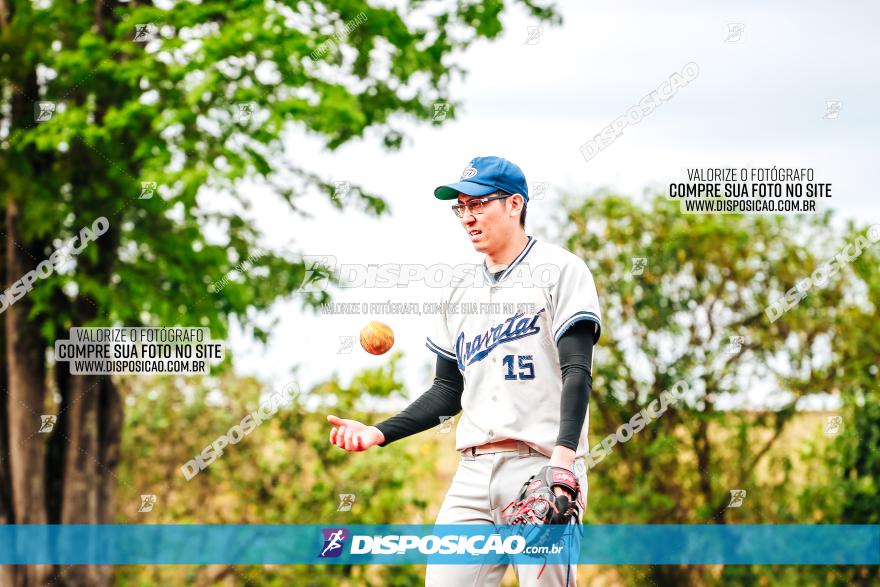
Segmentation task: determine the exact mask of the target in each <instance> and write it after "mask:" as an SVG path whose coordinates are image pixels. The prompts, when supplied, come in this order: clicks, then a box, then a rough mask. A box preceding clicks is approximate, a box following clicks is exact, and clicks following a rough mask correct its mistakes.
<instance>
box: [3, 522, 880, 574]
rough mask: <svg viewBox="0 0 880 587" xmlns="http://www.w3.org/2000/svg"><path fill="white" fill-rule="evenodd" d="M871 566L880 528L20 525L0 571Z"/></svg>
mask: <svg viewBox="0 0 880 587" xmlns="http://www.w3.org/2000/svg"><path fill="white" fill-rule="evenodd" d="M495 562H517V563H522V564H544V563H547V564H562V563H571V564H604V565H647V564H652V565H663V564H687V565H703V564H737V565H742V564H761V565H765V564H786V565H831V564H835V565H838V564H841V565H877V564H880V526H878V525H864V526H858V525H586V526H582V527H580V526H548V527H543V528H542V527H535V526H527V527H523V526H485V525H409V524H388V525H196V524H194V525H148V524H143V525H141V524H135V525H65V526H59V525H46V526H33V525H19V526H15V525H12V526H0V564H26V565H33V564H61V565H77V564H107V565H155V564H220V563H225V564H239V565H263V564H287V565H293V564H309V565H312V564H358V565H361V564H371V565H375V564H389V565H400V564H418V565H423V564H426V563H431V564H486V563H495Z"/></svg>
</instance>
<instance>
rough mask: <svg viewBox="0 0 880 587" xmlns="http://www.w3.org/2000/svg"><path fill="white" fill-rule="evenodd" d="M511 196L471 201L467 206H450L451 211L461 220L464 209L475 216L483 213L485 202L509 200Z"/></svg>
mask: <svg viewBox="0 0 880 587" xmlns="http://www.w3.org/2000/svg"><path fill="white" fill-rule="evenodd" d="M512 195H513V194H503V195H500V196H492V197H491V198H483V199H481V200H472V201H470V202H468V203H467V204H456V205H454V206H452V211H453V212H455V215H456V216H458V217H459V218H461V217H462V216H464V209H465V208H467V209H468V210H469V211H470V213H471V214H473V215H475V216H476V215H477V214H482V213H483V212H485V211H486V210H485V207H486V203H487V202H491V201H492V200H503V199H504V198H509V197H510V196H512Z"/></svg>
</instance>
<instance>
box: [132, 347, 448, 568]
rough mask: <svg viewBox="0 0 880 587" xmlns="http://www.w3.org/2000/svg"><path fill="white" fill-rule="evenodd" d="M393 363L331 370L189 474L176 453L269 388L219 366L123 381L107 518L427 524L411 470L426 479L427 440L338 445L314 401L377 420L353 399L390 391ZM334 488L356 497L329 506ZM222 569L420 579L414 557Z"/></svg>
mask: <svg viewBox="0 0 880 587" xmlns="http://www.w3.org/2000/svg"><path fill="white" fill-rule="evenodd" d="M396 363H397V359H394V360H392V361H391V362H390V364H389V365H388V366H387V367H385V368H377V369H370V370H367V371H364V372H362V373H360V374H359V375H358V376H357V377H355V378H354V380H353V381H352V383H351V385H350V386H342V385H340V383H339V381H338V380H337V379H336V378H335V377H333V378H331V379H329V380H328V381H325V382H323V383H321V384H319V385H317V386H315V387H314V388H313V389H311V390H310V391H309V392H308V393H306V394H302V395H301V396H299V397H298V398H297V400H296V401H295V402H294V403H293V404H291V405H290V406H287V407H282V408H281V409H280V410H279V412H278V413H277V414H276V415H274V416H273V417H271V418H270V419H268V420H266V421H264V422H263V423H262V424H261V425H260V426H258V427H257V428H255V429H254V430H253V431H252V432H251V433H250V435H248V436H246V437H245V438H244V439H243V440H241V441H240V442H239V443H238V444H237V445H234V446H230V447H228V448H227V449H225V451H224V454H223V455H222V456H221V457H220V458H219V459H217V460H216V461H214V462H213V463H211V464H210V465H209V466H208V467H207V468H206V469H205V470H204V471H202V472H201V473H200V474H198V475H197V476H196V477H195V478H193V479H192V480H191V481H186V479H185V478H184V476H183V475H182V473H181V471H180V467H181V466H182V465H183V463H185V462H186V461H188V460H189V459H191V458H193V457H194V456H195V455H196V454H197V453H198V452H200V451H201V450H202V449H203V448H204V447H205V446H206V445H208V444H210V443H211V442H213V440H214V439H215V438H217V437H218V436H220V435H222V434H225V433H226V431H227V430H228V429H229V428H230V427H231V426H233V425H235V424H238V423H239V422H240V421H241V419H242V418H243V417H244V416H245V415H246V414H248V413H250V412H252V411H253V410H255V409H257V407H258V405H259V402H260V396H261V393H262V394H263V395H264V396H265V395H266V394H267V392H268V391H269V390H266V389H261V386H260V385H259V384H258V383H257V382H256V381H254V380H253V379H250V378H244V379H243V378H238V377H235V376H233V375H231V374H229V373H226V374H223V375H221V376H220V377H218V378H205V379H201V380H196V379H188V380H186V381H185V382H184V381H181V380H175V379H173V378H168V379H164V380H160V381H155V382H153V383H151V384H146V382H145V380H139V379H132V380H131V381H130V382H127V383H126V385H125V386H124V387H125V390H126V404H127V413H126V424H125V426H126V428H125V434H124V439H125V441H124V446H123V459H122V460H123V466H122V468H121V470H120V472H119V481H120V487H119V488H118V492H119V496H118V499H119V501H120V503H122V504H127V506H128V507H127V508H125V510H126V511H124V512H122V513H121V514H120V516H119V519H118V522H119V523H137V522H143V523H169V524H170V523H174V524H188V523H204V524H220V523H236V524H239V523H241V524H379V523H414V524H429V523H432V522H433V520H432V519H429V518H428V517H427V515H426V507H427V501H426V500H425V498H424V486H423V484H421V485H417V484H414V483H413V482H412V480H413V479H428V480H430V479H432V478H433V475H434V473H433V471H434V468H435V463H436V460H437V456H438V454H437V453H438V451H437V449H438V446H437V445H436V444H423V445H418V444H413V443H395V444H391V445H389V446H388V447H384V448H373V449H371V450H369V451H367V452H365V453H357V454H356V453H347V452H345V451H343V450H341V449H339V448H337V447H335V446H333V445H331V444H330V443H329V438H328V437H329V432H330V426H329V425H328V424H327V422H326V419H325V418H326V412H325V411H324V410H323V409H321V408H318V407H315V405H322V406H328V409H332V410H342V412H343V413H345V415H346V416H347V417H351V418H356V419H360V420H362V421H366V422H373V421H378V419H379V416H378V415H377V414H375V413H372V412H368V411H364V410H363V409H362V408H361V409H359V408H358V407H357V406H358V404H359V403H360V402H362V401H368V402H369V401H375V400H376V399H377V398H388V397H396V396H398V394H399V393H400V390H401V382H400V381H399V379H398V376H397V372H396ZM365 382H368V383H365ZM313 404H314V405H313ZM331 405H332V406H333V407H332V408H329V406H331ZM306 406H312V407H310V408H307V407H306ZM438 489H439V488H432V492H436V491H437V490H438ZM145 493H146V494H149V493H152V494H155V495H157V504H156V506H155V509H154V512H153V513H151V514H143V513H141V514H138V513H136V509H137V504H138V500H139V498H138V496H139V495H140V494H145ZM340 493H354V494H355V495H356V499H355V502H354V505H353V508H352V510H351V511H350V512H338V511H336V510H337V506H338V504H339V497H338V496H339V494H340ZM429 493H431V492H429ZM223 570H226V569H225V568H223V569H220V570H218V569H214V568H209V567H199V568H188V567H168V568H145V567H126V568H125V569H124V570H122V571H121V572H120V577H119V579H120V584H123V585H129V584H130V585H135V584H140V582H141V581H143V580H146V578H148V577H152V578H153V580H159V581H160V582H161V583H162V584H196V582H198V581H204V580H206V578H209V577H212V576H213V575H214V574H216V573H219V572H222V571H223ZM229 572H231V573H233V574H235V575H238V577H239V579H238V580H236V583H240V582H242V581H249V582H250V581H253V582H255V583H257V582H258V583H259V584H261V585H290V584H293V582H295V583H296V584H302V583H301V582H300V581H301V578H302V577H303V576H304V575H306V574H307V575H308V577H309V581H310V583H308V584H311V585H336V584H339V582H340V581H342V580H346V579H347V580H349V581H351V582H353V584H365V583H371V584H374V583H376V582H378V583H379V584H389V583H391V581H392V577H394V578H393V580H394V581H396V583H394V584H398V585H404V584H406V585H414V584H419V583H420V582H422V581H423V579H421V578H420V577H421V576H422V575H421V573H422V572H423V571H422V570H421V569H420V568H417V567H402V568H396V567H345V566H336V565H320V566H315V567H309V568H308V569H306V568H299V567H296V566H290V567H267V568H262V567H260V568H254V569H250V568H247V567H235V568H234V569H232V570H231V571H229Z"/></svg>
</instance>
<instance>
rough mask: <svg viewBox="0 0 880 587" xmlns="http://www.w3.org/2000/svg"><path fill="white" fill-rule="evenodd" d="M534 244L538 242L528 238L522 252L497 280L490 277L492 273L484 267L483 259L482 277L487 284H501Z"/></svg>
mask: <svg viewBox="0 0 880 587" xmlns="http://www.w3.org/2000/svg"><path fill="white" fill-rule="evenodd" d="M536 242H538V240H537V239H536V238H535V237H532V236H530V237H529V242H528V243H526V246H525V247H524V248H523V250H522V252H520V254H519V255H517V256H516V259H514V260H513V262H512V263H511V264H510V265H508V266H507V269H505V270H504V273H502V274H501V275H499V276H498V279H497V280H496V279H495V276H494V275H492V273H491V272H490V271H489V267H488V266H487V265H486V260H485V259H483V275H484V276H485V277H486V279H487V280H488V281H489V283H493V284H494V283H501V282H502V281H504V280H505V279H506V278H507V276H508V275H510V274H511V273H513V270H514V269H516V267H517V265H519V264H520V263H522V261H523V259H525V258H526V255H528V254H529V251H531V250H532V248H533V247H534V246H535V243H536Z"/></svg>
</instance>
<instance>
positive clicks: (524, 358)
mask: <svg viewBox="0 0 880 587" xmlns="http://www.w3.org/2000/svg"><path fill="white" fill-rule="evenodd" d="M514 357H515V358H516V359H517V361H516V362H515V364H516V372H514ZM502 363H504V379H506V380H510V379H534V378H535V364H534V363H533V362H532V355H505V356H504V359H502Z"/></svg>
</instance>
